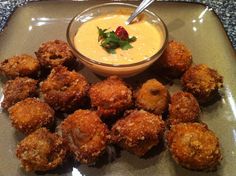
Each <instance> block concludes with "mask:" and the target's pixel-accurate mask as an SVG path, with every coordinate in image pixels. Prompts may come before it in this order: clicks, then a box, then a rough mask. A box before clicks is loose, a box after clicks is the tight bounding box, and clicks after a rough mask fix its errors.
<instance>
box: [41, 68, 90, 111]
mask: <svg viewBox="0 0 236 176" xmlns="http://www.w3.org/2000/svg"><path fill="white" fill-rule="evenodd" d="M88 89H89V84H88V82H87V80H86V79H85V77H84V76H83V75H81V74H79V73H77V72H75V71H69V70H67V68H66V67H63V66H58V67H55V68H54V69H52V71H51V73H50V75H49V76H48V78H47V79H46V80H45V81H44V82H42V84H41V86H40V90H41V92H42V94H43V98H44V100H45V101H46V102H47V103H48V104H49V105H50V106H51V107H53V108H54V109H55V110H60V111H68V110H71V109H73V108H75V107H77V106H78V105H80V104H81V103H82V101H83V98H84V97H85V96H86V95H87V91H88Z"/></svg>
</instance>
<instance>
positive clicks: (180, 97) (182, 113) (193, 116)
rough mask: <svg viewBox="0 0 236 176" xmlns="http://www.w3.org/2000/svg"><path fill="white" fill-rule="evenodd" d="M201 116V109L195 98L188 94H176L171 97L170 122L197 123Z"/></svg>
mask: <svg viewBox="0 0 236 176" xmlns="http://www.w3.org/2000/svg"><path fill="white" fill-rule="evenodd" d="M199 115H200V107H199V104H198V102H197V100H196V99H195V97H194V96H193V95H192V94H190V93H188V92H182V91H179V92H176V93H174V94H173V95H172V97H171V103H170V105H169V122H170V124H172V125H173V124H177V123H181V122H196V121H198V118H199Z"/></svg>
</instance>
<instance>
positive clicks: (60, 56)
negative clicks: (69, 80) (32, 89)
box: [35, 40, 76, 68]
mask: <svg viewBox="0 0 236 176" xmlns="http://www.w3.org/2000/svg"><path fill="white" fill-rule="evenodd" d="M35 55H36V56H37V58H38V60H39V62H40V64H41V65H42V66H43V67H44V68H53V67H56V66H59V65H67V64H69V63H71V62H73V61H75V60H76V58H75V56H74V55H73V53H72V51H71V49H70V48H69V46H68V44H67V43H66V42H64V41H61V40H53V41H48V42H45V43H43V44H41V46H40V47H39V49H38V51H37V52H35Z"/></svg>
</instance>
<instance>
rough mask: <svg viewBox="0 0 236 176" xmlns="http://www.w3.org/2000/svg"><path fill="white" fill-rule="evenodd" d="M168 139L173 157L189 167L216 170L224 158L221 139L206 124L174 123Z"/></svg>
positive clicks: (168, 133) (167, 136) (167, 134)
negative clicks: (220, 145) (220, 144)
mask: <svg viewBox="0 0 236 176" xmlns="http://www.w3.org/2000/svg"><path fill="white" fill-rule="evenodd" d="M166 141H167V143H168V147H169V150H170V152H171V154H172V157H173V159H174V160H175V161H176V162H177V163H179V164H180V165H182V166H183V167H186V168H188V169H193V170H206V171H207V170H208V171H210V170H214V169H216V167H217V165H218V164H219V162H220V160H221V158H222V157H221V152H220V147H219V140H218V138H217V137H216V135H215V134H214V133H213V132H212V131H211V130H209V129H208V127H207V125H206V124H201V123H179V124H176V125H173V126H171V129H170V131H168V132H167V133H166Z"/></svg>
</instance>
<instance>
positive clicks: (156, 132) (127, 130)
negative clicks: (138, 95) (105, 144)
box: [111, 110, 165, 156]
mask: <svg viewBox="0 0 236 176" xmlns="http://www.w3.org/2000/svg"><path fill="white" fill-rule="evenodd" d="M164 128H165V124H164V121H163V120H162V119H161V116H158V115H154V114H152V113H149V112H146V111H144V110H133V111H131V113H130V114H129V115H127V116H125V117H124V118H123V119H120V120H118V121H117V122H116V123H115V124H114V125H113V127H112V131H111V140H112V142H113V143H116V144H118V145H119V146H121V147H122V148H124V149H125V150H127V151H129V152H131V153H134V154H135V155H137V156H143V155H144V154H145V153H147V152H148V151H149V150H150V149H151V148H152V147H153V146H156V145H158V143H159V140H160V137H162V134H163V131H164Z"/></svg>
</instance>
